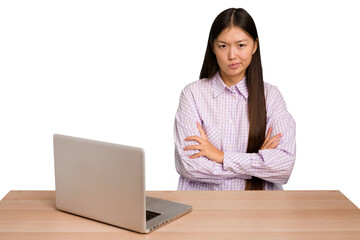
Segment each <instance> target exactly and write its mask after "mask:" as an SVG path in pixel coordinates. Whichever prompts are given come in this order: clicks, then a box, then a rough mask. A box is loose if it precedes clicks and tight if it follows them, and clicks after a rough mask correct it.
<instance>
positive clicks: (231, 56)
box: [228, 47, 236, 60]
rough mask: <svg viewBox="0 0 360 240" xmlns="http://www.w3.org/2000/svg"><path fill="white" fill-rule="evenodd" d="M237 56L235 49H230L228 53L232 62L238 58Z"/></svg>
mask: <svg viewBox="0 0 360 240" xmlns="http://www.w3.org/2000/svg"><path fill="white" fill-rule="evenodd" d="M235 56H236V54H235V49H234V48H233V47H230V48H229V52H228V59H229V60H232V59H234V58H236V57H235Z"/></svg>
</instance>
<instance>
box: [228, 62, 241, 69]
mask: <svg viewBox="0 0 360 240" xmlns="http://www.w3.org/2000/svg"><path fill="white" fill-rule="evenodd" d="M239 66H240V63H233V64H230V65H229V67H230V68H233V69H235V68H238V67H239Z"/></svg>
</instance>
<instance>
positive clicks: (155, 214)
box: [146, 210, 161, 221]
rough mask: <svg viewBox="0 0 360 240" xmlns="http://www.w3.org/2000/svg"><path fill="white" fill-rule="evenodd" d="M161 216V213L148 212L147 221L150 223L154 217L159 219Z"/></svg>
mask: <svg viewBox="0 0 360 240" xmlns="http://www.w3.org/2000/svg"><path fill="white" fill-rule="evenodd" d="M159 215H161V213H157V212H153V211H149V210H146V221H149V220H151V219H153V218H154V217H157V216H159Z"/></svg>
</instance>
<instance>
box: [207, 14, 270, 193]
mask: <svg viewBox="0 0 360 240" xmlns="http://www.w3.org/2000/svg"><path fill="white" fill-rule="evenodd" d="M231 26H237V27H240V28H241V29H243V30H244V31H246V32H247V33H248V34H250V36H251V37H252V38H253V40H254V43H255V41H257V50H256V52H255V53H254V54H253V55H252V59H251V63H250V65H249V66H248V68H247V69H246V73H245V75H246V83H247V88H248V93H249V96H248V111H249V112H248V115H249V125H250V129H249V139H248V146H247V150H246V152H247V153H257V152H258V151H259V149H260V147H261V146H262V144H263V142H264V140H265V132H266V102H265V93H264V81H263V74H262V66H261V57H260V44H259V38H258V33H257V30H256V26H255V22H254V20H253V19H252V17H251V16H250V14H249V13H248V12H246V11H245V10H244V9H242V8H229V9H227V10H225V11H223V12H221V13H220V14H219V15H218V16H217V17H216V18H215V20H214V22H213V24H212V26H211V29H210V33H209V40H208V43H207V48H206V52H205V57H204V62H203V66H202V68H201V72H200V79H201V78H212V77H213V76H214V75H215V74H216V72H218V71H219V64H218V62H217V60H216V56H215V54H214V52H213V50H212V45H213V43H214V41H215V39H216V38H217V37H218V36H219V34H220V33H221V32H222V31H223V30H224V29H226V28H228V27H231ZM245 189H246V190H263V189H264V181H263V180H261V179H259V178H256V177H252V179H250V180H247V181H246V188H245Z"/></svg>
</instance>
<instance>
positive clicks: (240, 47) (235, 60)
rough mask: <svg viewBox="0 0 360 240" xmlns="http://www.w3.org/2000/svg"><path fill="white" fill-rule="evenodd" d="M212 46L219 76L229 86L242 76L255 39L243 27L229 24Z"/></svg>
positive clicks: (253, 48) (255, 44) (253, 49)
mask: <svg viewBox="0 0 360 240" xmlns="http://www.w3.org/2000/svg"><path fill="white" fill-rule="evenodd" d="M212 48H213V52H214V54H215V55H216V59H217V62H218V64H219V67H220V76H221V78H222V80H223V81H224V83H225V84H226V85H228V86H231V85H234V84H236V83H238V82H240V81H241V80H242V79H243V78H244V76H245V72H246V69H247V67H248V66H249V65H250V63H251V58H252V55H253V54H254V53H255V52H256V49H257V41H254V39H253V38H252V37H251V36H250V35H249V34H248V33H247V32H245V31H244V30H243V29H241V28H239V27H237V26H231V27H228V28H225V29H224V30H223V31H222V32H221V33H220V34H219V36H218V37H217V38H216V39H215V41H214V43H213V45H212Z"/></svg>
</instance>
